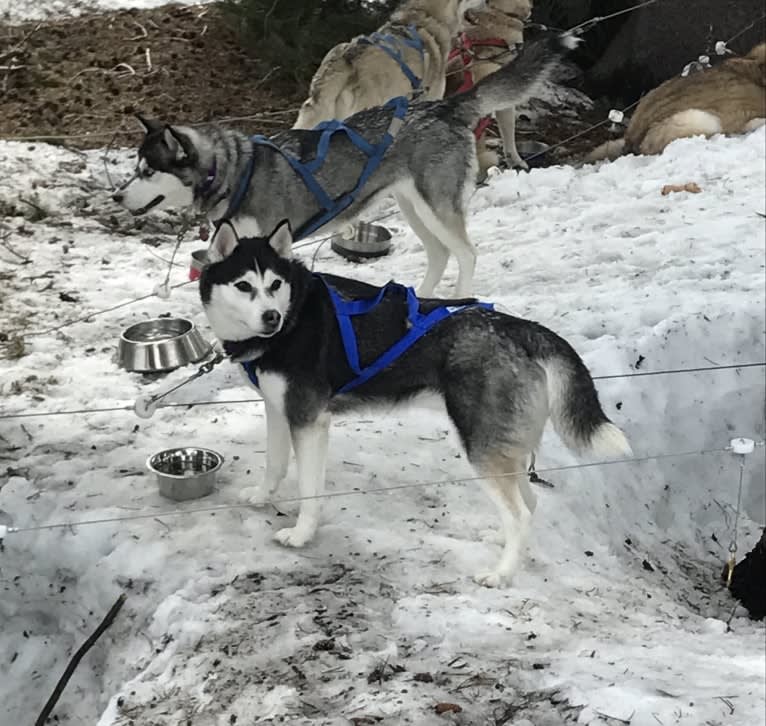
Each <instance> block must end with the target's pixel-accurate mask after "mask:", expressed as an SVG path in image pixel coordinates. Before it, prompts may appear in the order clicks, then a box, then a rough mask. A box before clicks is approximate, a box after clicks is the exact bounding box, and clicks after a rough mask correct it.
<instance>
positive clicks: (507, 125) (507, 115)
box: [495, 106, 529, 169]
mask: <svg viewBox="0 0 766 726" xmlns="http://www.w3.org/2000/svg"><path fill="white" fill-rule="evenodd" d="M495 119H496V120H497V126H498V128H499V129H500V135H501V136H502V137H503V153H504V154H505V156H506V158H507V159H508V160H509V161H510V162H511V165H512V166H513V167H514V168H516V169H529V165H528V164H527V162H526V161H524V159H522V158H521V156H520V154H519V151H518V149H517V148H516V107H515V106H511V107H510V108H506V109H505V110H503V111H498V112H497V113H496V114H495Z"/></svg>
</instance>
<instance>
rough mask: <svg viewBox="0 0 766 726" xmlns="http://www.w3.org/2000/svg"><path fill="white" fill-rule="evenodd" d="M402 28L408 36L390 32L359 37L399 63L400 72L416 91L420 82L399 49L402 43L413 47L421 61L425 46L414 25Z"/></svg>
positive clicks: (361, 41) (423, 56)
mask: <svg viewBox="0 0 766 726" xmlns="http://www.w3.org/2000/svg"><path fill="white" fill-rule="evenodd" d="M404 29H405V30H406V31H407V33H408V35H409V38H407V37H401V36H398V35H392V34H390V33H371V34H370V35H365V36H363V37H361V38H359V42H360V43H368V44H369V45H375V46H377V47H378V48H380V49H381V50H382V51H384V52H386V53H387V54H388V55H389V56H390V57H391V58H393V60H395V61H396V62H397V63H398V64H399V68H401V70H402V73H404V75H405V76H406V77H407V80H408V81H409V82H410V85H411V86H412V90H413V91H417V90H418V89H419V88H420V84H421V83H422V81H421V79H420V78H418V77H417V76H416V75H415V73H414V72H413V70H412V68H410V67H409V66H408V65H407V63H406V62H405V60H404V57H403V56H402V52H401V50H399V48H400V46H401V44H402V43H404V45H406V46H409V47H410V48H413V49H414V50H416V51H418V53H420V62H421V63H423V61H424V59H425V46H424V45H423V39H422V38H421V37H420V35H419V34H418V31H417V28H416V27H415V26H414V25H406V26H404Z"/></svg>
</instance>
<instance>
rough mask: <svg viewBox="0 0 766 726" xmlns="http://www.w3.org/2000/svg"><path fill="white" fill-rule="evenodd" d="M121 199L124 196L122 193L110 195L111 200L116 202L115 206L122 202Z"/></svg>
mask: <svg viewBox="0 0 766 726" xmlns="http://www.w3.org/2000/svg"><path fill="white" fill-rule="evenodd" d="M123 197H124V195H123V193H122V192H115V193H114V194H112V199H114V201H115V202H117V204H119V203H120V202H122V200H123Z"/></svg>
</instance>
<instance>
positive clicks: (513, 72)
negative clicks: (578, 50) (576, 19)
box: [447, 31, 580, 127]
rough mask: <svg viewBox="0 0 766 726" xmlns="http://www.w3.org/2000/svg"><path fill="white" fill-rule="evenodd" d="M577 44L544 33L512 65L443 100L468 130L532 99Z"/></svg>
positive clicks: (566, 37)
mask: <svg viewBox="0 0 766 726" xmlns="http://www.w3.org/2000/svg"><path fill="white" fill-rule="evenodd" d="M579 42H580V39H579V38H578V37H577V36H575V35H572V34H570V33H553V32H549V31H546V32H545V33H543V34H541V35H539V36H537V37H536V38H534V39H533V40H531V41H529V42H527V43H524V45H523V46H522V48H521V52H520V53H519V55H518V56H516V58H515V59H514V60H513V61H511V62H510V63H507V64H506V65H504V66H503V67H502V68H500V69H499V70H497V71H495V72H494V73H492V74H490V75H488V76H486V77H485V78H482V79H481V80H480V81H479V82H478V83H477V84H476V85H475V86H474V87H473V88H472V89H471V90H469V91H466V92H465V93H460V94H457V95H455V96H450V97H449V99H447V100H448V102H450V103H452V104H453V106H454V108H455V110H456V111H457V113H458V114H459V115H461V116H463V117H464V120H465V122H466V124H468V125H469V126H471V127H472V126H473V125H474V124H475V123H476V122H477V121H478V120H479V119H480V118H483V117H484V116H488V115H489V114H491V113H494V112H495V111H502V110H503V109H506V108H510V107H511V106H516V105H519V104H521V103H524V102H525V101H526V100H527V99H529V98H532V97H534V96H535V94H536V93H538V92H539V90H540V87H541V86H542V84H543V83H544V82H545V81H546V80H547V79H548V78H549V77H550V75H551V73H552V72H553V70H554V69H555V68H556V66H557V65H558V64H559V63H560V62H561V59H562V58H563V56H564V55H565V54H566V53H567V52H568V51H570V50H571V49H573V48H575V47H576V46H577V45H578V43H579Z"/></svg>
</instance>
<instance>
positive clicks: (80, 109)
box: [0, 4, 615, 166]
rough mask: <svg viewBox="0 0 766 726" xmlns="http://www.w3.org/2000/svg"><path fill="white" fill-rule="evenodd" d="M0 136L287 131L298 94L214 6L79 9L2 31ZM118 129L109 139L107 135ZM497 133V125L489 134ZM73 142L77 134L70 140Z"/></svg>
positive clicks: (595, 114) (556, 126)
mask: <svg viewBox="0 0 766 726" xmlns="http://www.w3.org/2000/svg"><path fill="white" fill-rule="evenodd" d="M0 38H1V40H0V59H2V62H0V68H3V67H5V70H0V100H2V105H3V114H2V116H0V137H4V138H18V137H22V138H23V137H28V136H34V137H41V136H42V137H46V138H44V139H41V140H46V141H52V142H54V143H55V142H57V141H60V142H61V143H66V144H67V145H70V146H76V147H79V148H97V147H103V146H107V145H108V144H110V143H111V142H112V140H113V139H114V140H115V141H116V143H119V144H120V145H131V144H133V143H134V142H135V141H136V140H137V139H138V137H139V136H140V133H141V130H140V128H139V126H138V124H137V123H136V122H135V121H134V119H133V118H132V114H133V113H135V112H141V113H143V114H144V115H146V116H149V117H154V118H161V119H165V120H169V121H175V122H180V123H204V122H209V121H213V120H216V121H221V122H224V123H226V124H227V125H230V126H233V127H236V128H240V129H242V130H243V131H245V132H247V133H266V134H269V133H273V132H274V131H276V130H278V129H281V128H288V127H289V126H290V125H292V122H293V119H294V116H295V114H296V112H297V107H298V106H299V105H300V103H301V101H302V100H303V98H304V97H305V91H306V89H305V88H299V87H298V86H297V85H295V84H294V83H292V82H291V81H286V80H282V81H277V80H275V79H273V78H271V73H272V69H271V68H269V67H267V65H266V64H265V63H263V62H261V61H259V60H258V59H257V58H254V57H253V56H252V54H251V53H249V52H248V51H245V50H244V49H243V47H242V44H241V43H240V39H239V38H238V37H237V33H236V32H235V30H234V29H233V27H232V26H231V25H230V24H229V23H228V22H227V19H226V18H225V17H224V14H223V10H222V9H221V7H220V6H218V5H217V4H210V5H204V6H199V5H198V6H179V5H166V6H163V7H160V8H154V9H150V10H140V9H131V10H121V11H115V12H106V13H85V14H83V15H80V16H78V17H68V18H60V19H55V20H47V21H43V22H40V23H38V22H30V23H25V24H22V25H8V24H5V25H3V24H0ZM607 112H608V108H604V107H603V104H601V105H598V104H597V106H596V107H595V108H593V109H579V110H578V112H577V114H576V115H575V114H572V113H564V114H562V113H561V109H559V108H556V109H551V111H550V112H549V113H543V114H541V115H540V117H539V118H538V121H537V122H536V123H535V124H534V126H533V127H531V128H529V127H528V128H526V129H525V128H524V123H523V121H522V122H521V124H520V128H519V134H520V138H523V137H524V136H526V137H528V138H532V139H535V140H539V141H544V142H545V143H547V144H550V145H554V144H557V143H560V142H561V141H562V140H565V139H568V138H569V137H571V136H572V135H574V134H576V133H577V132H579V131H581V130H583V129H585V128H587V127H589V126H591V125H592V124H595V123H598V122H599V121H603V120H604V118H605V117H606V113H607ZM608 126H609V124H608V123H607V124H604V125H603V126H601V127H599V128H597V129H594V130H593V131H591V132H589V133H588V134H587V135H584V136H582V137H579V138H578V139H575V140H573V141H571V142H569V143H567V144H566V145H565V146H563V147H562V148H560V149H557V150H556V151H555V152H552V153H549V154H545V155H542V156H541V157H540V158H538V159H536V160H534V163H533V164H532V165H533V166H547V165H548V164H551V163H559V162H561V161H564V160H568V159H571V158H576V157H578V156H580V155H582V154H583V153H585V152H587V151H589V150H590V149H592V148H594V147H595V146H597V145H598V144H599V143H601V142H602V141H604V140H606V139H607V138H613V137H614V136H615V134H613V133H610V132H609V130H608ZM118 131H119V134H118V135H117V136H116V137H115V133H116V132H118ZM495 133H496V130H495ZM71 136H75V137H76V138H66V139H64V138H63V137H71Z"/></svg>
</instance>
